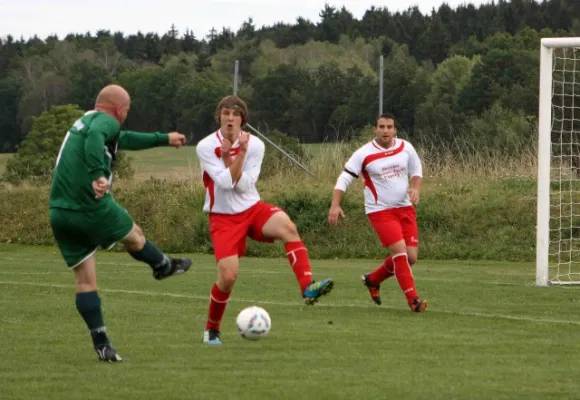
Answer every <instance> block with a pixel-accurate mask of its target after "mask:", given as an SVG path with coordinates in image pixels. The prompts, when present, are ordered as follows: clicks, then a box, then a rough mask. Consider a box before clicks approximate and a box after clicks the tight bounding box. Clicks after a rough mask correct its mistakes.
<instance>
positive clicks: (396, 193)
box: [337, 138, 423, 214]
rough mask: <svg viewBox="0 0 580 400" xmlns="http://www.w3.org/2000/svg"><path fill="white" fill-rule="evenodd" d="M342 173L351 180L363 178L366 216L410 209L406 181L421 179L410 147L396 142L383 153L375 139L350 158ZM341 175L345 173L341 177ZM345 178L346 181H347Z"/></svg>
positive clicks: (419, 161)
mask: <svg viewBox="0 0 580 400" xmlns="http://www.w3.org/2000/svg"><path fill="white" fill-rule="evenodd" d="M344 172H346V173H347V174H348V175H350V176H351V177H352V178H351V179H348V182H344V183H346V185H344V183H343V184H342V185H338V184H337V188H338V189H341V187H339V186H342V187H344V189H346V186H348V184H350V181H352V179H354V178H357V177H358V176H359V175H361V174H362V176H363V178H364V186H365V189H364V197H365V212H366V213H367V214H370V213H372V212H376V211H381V210H387V209H391V208H399V207H406V206H410V205H411V204H412V203H411V201H410V200H409V194H408V190H409V177H414V176H419V177H422V176H423V167H422V165H421V160H420V159H419V156H418V155H417V152H416V151H415V148H414V147H413V145H411V143H409V142H407V141H406V140H403V139H397V138H395V139H394V140H393V145H392V146H391V147H390V148H388V149H385V148H384V147H381V146H380V145H379V144H378V143H377V141H376V140H375V139H373V140H372V141H371V142H369V143H367V144H365V145H364V146H362V147H361V148H359V149H358V150H357V151H355V152H354V154H353V155H352V156H351V157H350V159H349V160H348V161H347V163H346V164H345V167H344ZM343 174H344V173H343ZM348 175H347V177H348Z"/></svg>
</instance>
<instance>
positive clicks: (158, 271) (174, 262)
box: [153, 258, 191, 281]
mask: <svg viewBox="0 0 580 400" xmlns="http://www.w3.org/2000/svg"><path fill="white" fill-rule="evenodd" d="M170 263H171V264H170V265H169V268H168V267H166V266H163V267H159V268H155V269H154V270H153V277H154V278H155V279H157V280H158V281H160V280H161V279H165V278H168V277H170V276H172V275H181V274H184V273H185V272H186V271H187V270H188V269H189V267H191V259H189V258H172V259H171V261H170Z"/></svg>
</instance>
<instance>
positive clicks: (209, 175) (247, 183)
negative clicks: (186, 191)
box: [196, 131, 265, 214]
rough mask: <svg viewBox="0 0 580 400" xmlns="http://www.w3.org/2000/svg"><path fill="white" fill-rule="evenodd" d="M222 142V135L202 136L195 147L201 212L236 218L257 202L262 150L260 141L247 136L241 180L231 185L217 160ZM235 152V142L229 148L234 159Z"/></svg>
mask: <svg viewBox="0 0 580 400" xmlns="http://www.w3.org/2000/svg"><path fill="white" fill-rule="evenodd" d="M222 142H223V135H222V133H221V132H220V131H217V132H214V133H212V134H210V135H208V136H206V137H205V138H204V139H202V140H201V141H200V142H199V143H198V144H197V148H196V152H197V158H198V159H199V162H200V165H201V172H202V174H203V185H204V187H205V203H204V205H203V211H205V212H209V213H219V214H238V213H241V212H243V211H246V210H247V209H249V208H250V207H252V206H253V205H255V204H256V203H257V202H258V201H260V194H259V193H258V190H257V189H256V181H257V180H258V176H259V175H260V169H261V168H262V160H263V159H264V150H265V146H264V142H262V140H260V138H258V137H256V136H250V140H249V141H248V151H247V153H246V158H245V160H244V164H243V167H242V176H241V177H240V179H239V180H238V182H233V181H232V175H231V173H230V170H229V168H226V165H225V163H224V162H223V160H222V157H221V145H222ZM239 151H240V147H239V144H238V141H237V140H236V142H235V143H234V144H233V145H232V148H231V150H230V155H231V156H232V157H235V156H236V155H237V154H238V153H239Z"/></svg>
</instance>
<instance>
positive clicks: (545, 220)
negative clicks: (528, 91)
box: [536, 37, 580, 286]
mask: <svg viewBox="0 0 580 400" xmlns="http://www.w3.org/2000/svg"><path fill="white" fill-rule="evenodd" d="M538 114H539V115H538V118H539V120H538V184H537V185H538V186H537V227H536V285H537V286H549V285H580V37H566V38H543V39H542V40H541V44H540V87H539V113H538Z"/></svg>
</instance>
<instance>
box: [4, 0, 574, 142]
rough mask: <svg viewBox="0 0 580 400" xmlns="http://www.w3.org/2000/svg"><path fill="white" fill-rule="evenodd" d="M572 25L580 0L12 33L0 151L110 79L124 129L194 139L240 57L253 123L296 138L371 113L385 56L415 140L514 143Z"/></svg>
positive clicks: (396, 104)
mask: <svg viewBox="0 0 580 400" xmlns="http://www.w3.org/2000/svg"><path fill="white" fill-rule="evenodd" d="M577 35H580V2H578V1H575V0H543V1H542V2H537V1H534V0H512V1H505V0H499V1H495V2H491V3H488V4H483V5H481V6H479V7H476V6H474V5H471V4H466V5H462V6H459V7H457V8H451V7H449V6H448V5H446V4H443V5H441V6H440V7H439V8H438V9H433V10H432V11H431V12H430V13H429V14H422V13H421V12H420V11H419V9H418V8H417V7H412V8H409V9H407V10H405V11H402V12H391V11H389V10H388V8H386V7H382V8H377V7H371V8H370V9H368V10H367V11H366V12H365V14H364V15H363V17H362V18H361V19H360V20H358V19H356V18H354V17H353V15H352V13H351V12H349V11H348V10H347V9H346V8H344V7H343V8H336V7H332V6H329V5H326V6H325V7H324V8H323V9H322V10H321V11H320V22H317V23H313V22H311V21H309V20H306V19H304V18H297V20H296V22H295V23H292V24H283V23H278V24H275V25H272V26H263V27H257V26H255V24H254V22H253V21H252V19H251V18H249V19H248V20H247V21H245V22H244V23H243V24H242V25H241V27H240V28H239V29H238V30H237V31H235V32H234V31H232V30H231V29H229V28H223V29H221V30H220V31H218V30H216V29H212V30H211V31H210V32H209V33H208V35H207V36H206V37H204V38H196V37H195V35H194V34H193V32H191V31H185V32H184V33H180V32H179V31H178V29H177V28H176V27H175V26H171V27H170V29H169V30H168V32H166V33H165V34H163V35H159V34H156V33H141V32H138V33H136V34H129V35H125V34H123V33H121V32H110V31H107V30H102V31H98V32H96V33H95V34H91V33H75V34H69V35H67V36H66V37H64V38H58V37H55V36H49V37H46V38H44V39H41V38H38V37H32V38H29V39H24V38H20V39H16V38H14V37H12V36H7V37H6V38H3V39H0V105H2V106H1V107H0V152H13V151H15V150H16V149H17V148H18V146H19V144H20V143H21V142H22V140H23V139H24V138H25V137H26V136H27V135H28V133H29V132H30V131H31V127H32V121H33V117H35V116H38V115H39V114H41V113H42V112H43V111H47V110H49V109H50V108H51V107H52V106H55V105H65V104H73V105H76V106H78V107H79V108H80V109H84V110H86V109H90V108H92V106H93V102H94V98H95V95H96V94H97V92H98V90H99V89H100V88H101V87H102V86H104V85H105V84H107V83H111V82H116V83H119V84H121V85H123V86H125V87H126V88H127V89H128V90H129V92H130V93H131V95H132V98H133V106H132V110H131V112H130V114H129V118H128V120H127V123H126V125H127V126H126V127H127V128H128V129H133V130H142V131H152V130H162V131H169V130H179V131H181V132H184V133H186V134H187V135H189V136H190V140H191V143H196V141H197V140H199V139H200V138H201V137H203V136H205V135H206V134H207V133H208V132H210V131H211V130H212V129H215V127H216V125H215V121H214V120H213V109H214V106H215V104H216V102H217V101H218V100H219V98H221V97H222V96H223V95H225V94H228V93H231V92H232V80H233V71H234V63H235V61H236V60H239V66H240V68H239V91H238V94H239V95H240V96H242V97H243V98H244V99H246V100H247V101H248V103H249V104H250V110H251V115H250V121H251V122H252V124H253V125H254V126H256V127H260V128H262V129H265V130H269V129H277V130H279V131H281V132H283V133H285V134H286V135H289V136H291V137H294V138H296V139H298V140H300V141H301V142H322V141H336V140H348V139H349V138H351V137H353V136H355V135H357V134H358V132H360V131H361V129H362V128H364V127H365V126H366V125H368V124H369V123H371V122H372V121H373V120H374V118H375V117H376V115H377V113H378V104H379V99H378V95H379V92H378V87H379V59H380V56H381V55H382V56H383V57H384V60H385V61H384V97H383V103H384V109H385V110H389V111H391V112H393V113H395V115H396V116H397V117H398V120H399V123H400V129H401V130H402V131H403V132H404V133H405V134H407V135H408V136H410V137H411V138H412V139H415V140H417V141H420V142H422V143H430V144H433V145H435V146H437V145H438V143H451V142H453V143H457V142H464V143H466V144H469V146H472V147H480V148H485V147H486V146H490V145H493V146H497V145H498V143H499V144H500V145H501V146H502V148H504V149H506V150H507V151H516V150H517V147H518V144H519V143H521V141H522V140H524V141H525V140H527V139H529V138H530V137H531V136H530V135H532V134H533V131H534V128H535V123H536V116H537V108H538V78H539V76H538V71H539V45H540V39H541V38H542V37H553V36H577ZM576 96H580V95H575V96H572V99H571V100H570V99H569V98H570V96H565V97H566V98H567V99H569V100H566V101H572V100H574V97H576ZM577 100H580V98H578V99H577Z"/></svg>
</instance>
